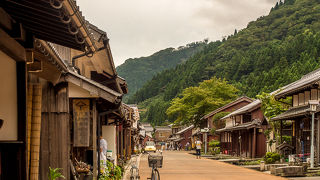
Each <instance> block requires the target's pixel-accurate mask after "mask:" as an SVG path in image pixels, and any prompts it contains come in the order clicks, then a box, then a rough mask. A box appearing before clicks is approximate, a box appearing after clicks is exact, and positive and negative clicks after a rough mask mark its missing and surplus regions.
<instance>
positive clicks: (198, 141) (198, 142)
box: [195, 138, 202, 159]
mask: <svg viewBox="0 0 320 180" xmlns="http://www.w3.org/2000/svg"><path fill="white" fill-rule="evenodd" d="M195 144H196V156H197V159H198V158H199V159H201V156H200V152H201V145H202V142H201V141H200V140H199V138H198V139H197V141H196V142H195Z"/></svg>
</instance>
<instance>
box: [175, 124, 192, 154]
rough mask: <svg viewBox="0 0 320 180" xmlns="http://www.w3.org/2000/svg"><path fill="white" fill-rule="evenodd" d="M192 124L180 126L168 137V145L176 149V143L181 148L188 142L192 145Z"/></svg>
mask: <svg viewBox="0 0 320 180" xmlns="http://www.w3.org/2000/svg"><path fill="white" fill-rule="evenodd" d="M193 128H194V125H191V126H188V127H184V128H182V129H181V128H180V129H181V130H179V131H178V132H175V133H174V134H173V135H172V137H170V138H169V140H170V146H171V147H173V148H174V149H176V147H177V145H178V144H180V145H181V147H182V148H184V147H185V145H186V144H187V143H188V142H189V144H190V145H192V141H191V136H192V129H193Z"/></svg>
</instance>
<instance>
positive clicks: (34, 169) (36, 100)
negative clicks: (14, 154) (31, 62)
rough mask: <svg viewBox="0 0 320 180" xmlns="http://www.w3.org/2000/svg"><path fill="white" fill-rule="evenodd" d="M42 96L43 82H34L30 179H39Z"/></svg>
mask: <svg viewBox="0 0 320 180" xmlns="http://www.w3.org/2000/svg"><path fill="white" fill-rule="evenodd" d="M41 96H42V88H41V84H34V85H33V98H32V123H31V161H30V180H38V178H39V155H40V130H41Z"/></svg>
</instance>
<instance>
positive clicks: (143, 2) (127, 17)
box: [77, 0, 277, 65]
mask: <svg viewBox="0 0 320 180" xmlns="http://www.w3.org/2000/svg"><path fill="white" fill-rule="evenodd" d="M276 1H277V0H94V1H93V0H78V1H77V3H78V5H79V6H80V10H81V11H82V12H83V15H84V16H85V18H86V20H89V21H90V22H91V23H93V24H94V25H96V26H98V27H99V28H100V29H102V30H104V31H106V32H107V34H108V37H109V38H110V45H111V49H112V53H113V57H114V61H115V64H116V65H120V64H122V63H123V62H124V61H125V60H126V59H128V58H134V57H141V56H148V55H151V54H152V53H154V52H156V51H158V50H160V49H164V48H167V47H178V46H180V45H185V44H187V43H190V42H193V41H199V40H203V39H204V38H207V37H208V38H210V40H217V39H221V37H222V36H224V35H229V34H231V33H233V31H234V29H242V28H244V27H246V25H247V24H248V22H249V21H252V20H255V19H256V18H258V17H260V16H262V15H266V14H268V12H269V10H270V9H271V7H272V6H273V5H274V4H275V2H276Z"/></svg>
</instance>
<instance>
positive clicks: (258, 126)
mask: <svg viewBox="0 0 320 180" xmlns="http://www.w3.org/2000/svg"><path fill="white" fill-rule="evenodd" d="M260 106H261V103H260V101H259V100H256V101H254V102H252V103H250V104H248V105H247V106H244V107H242V108H240V109H238V110H236V111H234V112H232V113H231V114H229V115H227V116H225V117H223V118H222V120H226V127H225V128H222V129H218V130H217V131H216V132H217V133H220V142H221V151H222V152H223V153H225V154H230V155H236V156H241V157H248V158H256V157H263V156H264V155H265V153H266V137H265V134H264V131H265V130H267V128H268V123H267V121H266V119H265V118H264V116H263V113H262V111H261V109H260Z"/></svg>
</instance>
